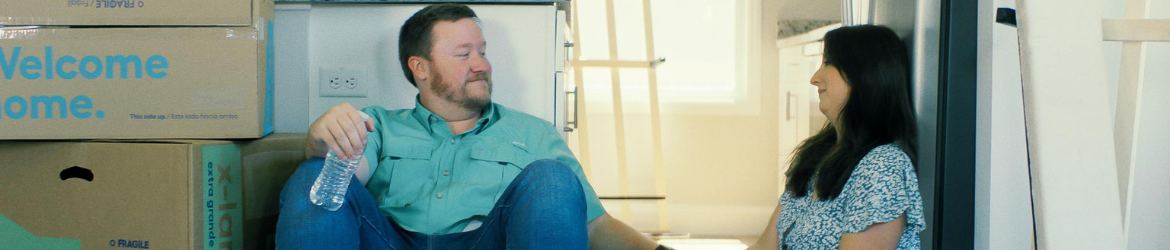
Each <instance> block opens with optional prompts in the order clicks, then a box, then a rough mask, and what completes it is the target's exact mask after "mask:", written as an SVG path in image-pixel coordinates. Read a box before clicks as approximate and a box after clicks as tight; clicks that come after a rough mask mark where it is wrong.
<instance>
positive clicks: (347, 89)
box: [317, 65, 370, 97]
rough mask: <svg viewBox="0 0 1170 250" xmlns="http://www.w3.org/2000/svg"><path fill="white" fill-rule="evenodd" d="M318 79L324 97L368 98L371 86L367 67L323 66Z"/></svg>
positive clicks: (321, 94) (319, 88) (318, 85)
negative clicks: (367, 92) (367, 91)
mask: <svg viewBox="0 0 1170 250" xmlns="http://www.w3.org/2000/svg"><path fill="white" fill-rule="evenodd" d="M317 77H318V78H319V80H318V82H317V90H318V91H317V94H318V95H319V96H322V97H366V90H367V89H369V85H370V81H369V78H367V77H366V66H365V65H344V66H323V67H321V70H320V71H319V72H318V73H317Z"/></svg>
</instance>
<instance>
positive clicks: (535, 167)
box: [521, 159, 581, 190]
mask: <svg viewBox="0 0 1170 250" xmlns="http://www.w3.org/2000/svg"><path fill="white" fill-rule="evenodd" d="M524 172H528V173H522V174H521V175H527V177H528V178H529V180H530V181H532V182H535V183H536V184H537V186H541V187H545V188H556V187H559V188H567V189H578V190H579V189H581V183H580V180H579V179H577V174H576V173H573V170H572V169H571V168H569V165H566V164H565V163H563V162H560V161H557V160H550V159H544V160H538V161H535V162H532V163H531V164H528V166H526V167H524Z"/></svg>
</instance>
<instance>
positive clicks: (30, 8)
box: [0, 0, 273, 27]
mask: <svg viewBox="0 0 1170 250" xmlns="http://www.w3.org/2000/svg"><path fill="white" fill-rule="evenodd" d="M0 6H4V8H0V25H8V26H13V25H64V26H86V25H89V26H237V27H239V26H252V25H255V24H258V23H264V22H265V20H272V15H273V1H272V0H202V1H179V0H54V1H44V0H0Z"/></svg>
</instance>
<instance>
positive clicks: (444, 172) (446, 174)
mask: <svg viewBox="0 0 1170 250" xmlns="http://www.w3.org/2000/svg"><path fill="white" fill-rule="evenodd" d="M448 175H451V171H448V170H443V176H448Z"/></svg>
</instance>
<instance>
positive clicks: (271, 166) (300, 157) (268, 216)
mask: <svg viewBox="0 0 1170 250" xmlns="http://www.w3.org/2000/svg"><path fill="white" fill-rule="evenodd" d="M307 141H308V135H306V134H272V135H269V136H267V137H264V139H260V140H253V141H247V142H244V143H243V144H241V146H240V151H241V153H242V155H243V162H242V164H243V166H244V168H243V171H244V183H243V184H244V249H250V250H261V249H269V250H271V249H276V219H277V215H279V213H280V190H281V189H283V188H284V183H285V181H287V180H288V177H289V176H291V175H292V174H293V172H294V171H296V170H297V166H299V165H300V164H301V162H303V161H304V160H305V143H306V142H307ZM305 195H309V194H307V193H306V194H305Z"/></svg>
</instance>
